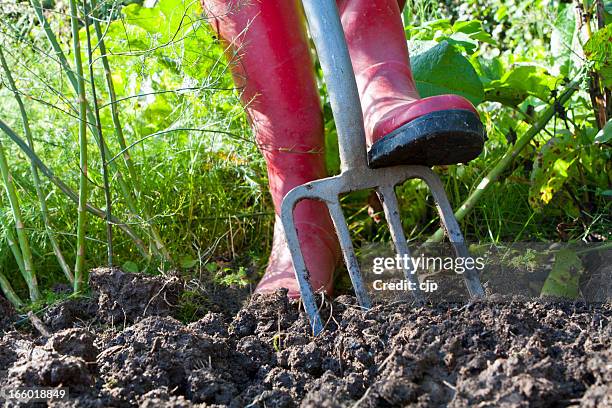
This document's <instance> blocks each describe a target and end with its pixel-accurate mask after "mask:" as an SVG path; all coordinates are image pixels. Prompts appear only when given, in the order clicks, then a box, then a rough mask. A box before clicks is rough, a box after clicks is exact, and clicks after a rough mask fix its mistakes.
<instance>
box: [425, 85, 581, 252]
mask: <svg viewBox="0 0 612 408" xmlns="http://www.w3.org/2000/svg"><path fill="white" fill-rule="evenodd" d="M579 83H580V81H579V80H577V81H573V82H572V83H570V84H569V85H568V86H567V88H566V89H565V91H563V93H562V94H561V95H560V96H559V97H558V98H557V99H556V101H555V103H554V104H553V105H550V106H549V107H548V108H547V109H546V110H545V111H544V112H543V113H542V115H541V116H540V118H539V119H538V120H537V121H536V122H535V123H534V124H533V125H532V126H531V127H530V128H529V130H527V132H526V133H525V134H524V135H523V136H522V137H521V138H519V139H518V140H517V141H516V143H515V144H514V145H513V146H510V147H509V148H508V150H507V151H506V153H505V154H504V155H503V157H502V158H501V159H500V160H499V161H498V162H497V164H496V165H495V167H493V169H491V171H490V172H489V173H488V174H487V175H486V176H485V177H483V178H482V179H481V180H480V183H478V186H477V187H476V190H475V191H473V192H472V194H470V196H469V197H468V198H467V199H466V200H465V201H464V202H463V204H461V206H460V207H459V209H458V210H457V211H455V217H456V218H457V221H461V220H463V218H465V216H466V215H467V214H469V213H470V212H471V211H472V210H473V209H474V207H475V206H476V203H477V202H478V201H479V200H480V199H481V198H482V196H484V194H485V193H486V192H487V190H488V189H489V188H490V187H491V185H493V183H494V182H495V181H497V179H498V177H499V176H500V175H501V174H502V173H503V172H504V170H506V168H508V166H509V165H510V164H511V163H512V162H513V161H514V159H515V158H516V157H517V156H518V155H519V154H520V153H521V151H522V150H523V149H524V148H525V147H526V146H527V145H528V144H529V142H531V140H532V139H533V138H534V137H535V136H536V135H537V134H538V133H540V131H541V130H542V129H544V127H545V126H546V124H547V123H548V122H549V121H550V120H551V119H552V118H553V117H554V116H555V114H556V112H557V107H558V106H562V105H563V104H565V103H566V102H567V101H568V100H569V99H570V98H571V96H572V95H573V94H574V92H576V90H578V84H579ZM442 239H444V230H443V229H442V228H438V230H437V231H436V232H435V233H434V234H433V235H432V236H431V237H429V239H428V240H427V242H441V241H442Z"/></svg>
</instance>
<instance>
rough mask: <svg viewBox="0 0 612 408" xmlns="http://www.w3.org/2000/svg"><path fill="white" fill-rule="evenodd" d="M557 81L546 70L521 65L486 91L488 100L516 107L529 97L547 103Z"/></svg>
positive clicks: (493, 83) (494, 82)
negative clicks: (531, 96)
mask: <svg viewBox="0 0 612 408" xmlns="http://www.w3.org/2000/svg"><path fill="white" fill-rule="evenodd" d="M555 82H556V79H555V78H554V77H552V76H550V75H549V74H548V73H547V72H546V70H545V69H544V68H541V67H537V66H533V65H521V66H519V67H516V68H514V69H513V70H512V71H510V72H507V73H506V74H505V75H504V76H502V77H501V78H500V79H498V80H495V81H491V82H490V83H489V84H488V85H487V87H486V89H485V96H486V100H488V101H494V102H500V103H503V104H504V105H510V106H516V105H518V104H519V103H521V102H523V101H524V100H525V99H526V98H527V97H528V96H529V95H533V96H535V97H537V98H539V99H541V100H543V101H547V100H548V99H549V97H550V92H551V91H552V90H553V89H554V87H555Z"/></svg>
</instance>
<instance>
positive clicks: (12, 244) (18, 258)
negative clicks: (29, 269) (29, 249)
mask: <svg viewBox="0 0 612 408" xmlns="http://www.w3.org/2000/svg"><path fill="white" fill-rule="evenodd" d="M0 220H2V226H3V227H4V230H5V231H6V240H7V242H8V245H9V248H10V249H11V252H12V253H13V257H14V258H15V262H17V266H18V267H19V271H20V272H21V276H23V277H25V276H26V272H25V266H24V264H23V255H21V249H19V243H18V242H17V239H16V238H15V234H14V233H13V227H12V226H11V225H10V224H8V223H7V222H6V220H5V219H4V217H3V216H2V217H0Z"/></svg>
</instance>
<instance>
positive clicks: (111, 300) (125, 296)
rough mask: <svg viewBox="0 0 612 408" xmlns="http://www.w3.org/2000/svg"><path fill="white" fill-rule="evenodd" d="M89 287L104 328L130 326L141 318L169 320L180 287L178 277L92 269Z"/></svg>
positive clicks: (112, 269) (110, 269)
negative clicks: (152, 317) (161, 317)
mask: <svg viewBox="0 0 612 408" xmlns="http://www.w3.org/2000/svg"><path fill="white" fill-rule="evenodd" d="M89 286H90V287H91V290H92V292H93V294H94V296H95V297H97V302H98V308H99V312H98V318H100V319H101V320H102V321H103V322H105V323H107V324H127V323H133V322H134V321H136V320H137V319H139V318H141V317H143V316H168V315H170V314H171V313H172V311H173V309H175V308H176V306H177V304H178V299H179V296H180V293H181V290H182V286H183V285H182V283H181V281H180V280H179V279H178V278H177V277H167V276H147V275H142V274H132V273H124V272H123V271H121V270H120V269H117V268H97V269H93V270H92V271H91V272H90V275H89Z"/></svg>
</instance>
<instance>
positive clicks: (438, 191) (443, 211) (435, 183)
mask: <svg viewBox="0 0 612 408" xmlns="http://www.w3.org/2000/svg"><path fill="white" fill-rule="evenodd" d="M423 180H425V182H426V183H427V184H428V185H429V189H430V191H431V193H432V195H433V197H434V201H435V202H436V206H437V207H438V212H439V213H440V219H441V220H442V225H443V226H444V229H445V230H446V233H447V234H448V239H449V240H450V242H451V244H452V245H453V248H454V249H455V254H456V255H457V257H461V258H467V257H469V256H470V252H469V251H468V248H467V245H466V243H465V239H464V238H463V234H462V233H461V228H459V223H458V222H457V219H456V218H455V214H454V212H453V208H452V207H451V205H450V203H449V202H448V198H447V197H446V192H445V191H444V186H443V185H442V182H441V181H440V178H439V177H438V176H437V175H436V174H435V173H434V172H433V171H431V170H429V171H427V172H426V173H424V174H423ZM463 279H464V281H465V286H466V287H467V290H468V293H469V294H470V296H471V297H477V298H482V297H484V296H485V293H484V289H483V288H482V285H481V283H480V279H479V277H478V272H476V270H475V269H473V268H471V269H468V270H466V271H465V272H464V273H463Z"/></svg>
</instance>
